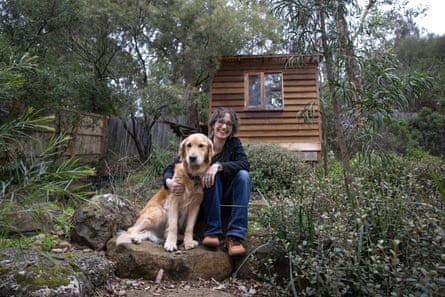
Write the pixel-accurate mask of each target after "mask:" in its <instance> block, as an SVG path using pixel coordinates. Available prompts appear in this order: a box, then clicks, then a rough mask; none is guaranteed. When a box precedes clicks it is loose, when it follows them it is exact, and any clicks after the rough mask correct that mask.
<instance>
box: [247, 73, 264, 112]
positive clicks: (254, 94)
mask: <svg viewBox="0 0 445 297" xmlns="http://www.w3.org/2000/svg"><path fill="white" fill-rule="evenodd" d="M248 100H249V102H248V107H249V108H258V107H260V106H261V76H260V75H259V74H256V75H249V99H248Z"/></svg>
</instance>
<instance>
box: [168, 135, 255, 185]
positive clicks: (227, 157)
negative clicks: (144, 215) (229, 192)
mask: <svg viewBox="0 0 445 297" xmlns="http://www.w3.org/2000/svg"><path fill="white" fill-rule="evenodd" d="M212 141H213V139H212ZM178 162H179V157H178V158H176V160H175V162H174V163H172V164H170V165H168V166H167V168H165V170H164V174H163V181H164V187H165V188H166V189H167V184H166V182H165V181H166V180H167V178H172V177H173V174H174V170H175V164H176V163H178ZM215 162H220V163H221V165H222V167H223V170H222V171H221V172H219V174H222V176H223V181H224V184H227V183H228V182H230V181H231V180H232V179H233V177H234V176H235V174H236V173H237V172H238V171H240V170H241V169H244V170H247V171H249V168H250V164H249V161H248V160H247V155H246V153H245V152H244V148H243V146H242V144H241V140H240V139H239V138H238V137H234V136H231V137H229V138H227V140H226V143H225V144H224V148H223V150H222V152H221V153H219V154H217V155H215V156H213V158H212V164H213V163H215Z"/></svg>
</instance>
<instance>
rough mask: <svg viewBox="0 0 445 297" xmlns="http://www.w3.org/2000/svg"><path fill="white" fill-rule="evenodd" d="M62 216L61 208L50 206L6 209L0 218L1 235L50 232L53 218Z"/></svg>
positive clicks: (39, 205)
mask: <svg viewBox="0 0 445 297" xmlns="http://www.w3.org/2000/svg"><path fill="white" fill-rule="evenodd" d="M61 214H62V211H61V210H60V209H59V208H56V207H54V206H51V205H50V204H48V203H46V204H42V203H36V204H32V205H27V206H26V207H24V206H19V205H17V204H14V205H11V206H8V207H5V209H4V211H3V212H2V216H1V217H0V233H4V234H7V233H24V232H34V231H46V232H47V231H50V230H51V229H52V228H53V221H52V218H54V217H57V216H59V215H61Z"/></svg>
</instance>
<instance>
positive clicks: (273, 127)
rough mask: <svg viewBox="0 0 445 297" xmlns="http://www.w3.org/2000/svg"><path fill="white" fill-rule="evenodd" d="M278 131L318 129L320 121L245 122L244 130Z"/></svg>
mask: <svg viewBox="0 0 445 297" xmlns="http://www.w3.org/2000/svg"><path fill="white" fill-rule="evenodd" d="M258 130H259V131H276V132H277V133H280V131H285V130H289V131H294V130H316V131H318V123H313V124H298V123H292V124H282V123H279V124H253V123H251V122H247V123H246V122H243V125H242V131H243V132H247V131H258Z"/></svg>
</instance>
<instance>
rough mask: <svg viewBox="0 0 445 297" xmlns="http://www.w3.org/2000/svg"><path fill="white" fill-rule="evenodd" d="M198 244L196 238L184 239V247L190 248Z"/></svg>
mask: <svg viewBox="0 0 445 297" xmlns="http://www.w3.org/2000/svg"><path fill="white" fill-rule="evenodd" d="M198 245H199V242H197V241H196V240H190V241H184V249H186V250H191V249H194V248H195V247H197V246H198Z"/></svg>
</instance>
